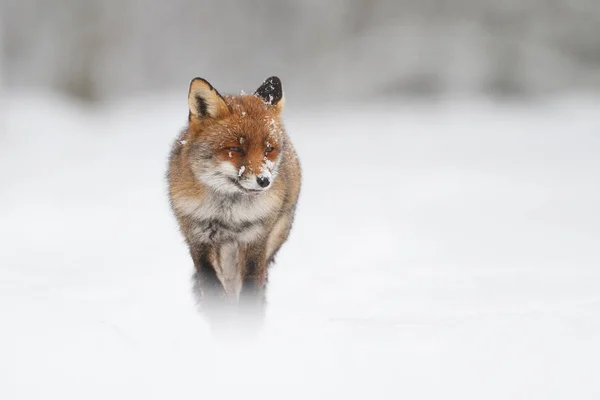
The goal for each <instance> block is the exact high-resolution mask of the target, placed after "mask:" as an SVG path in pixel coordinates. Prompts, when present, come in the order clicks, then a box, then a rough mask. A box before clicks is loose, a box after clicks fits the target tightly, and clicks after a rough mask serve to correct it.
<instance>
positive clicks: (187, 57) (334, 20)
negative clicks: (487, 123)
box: [1, 0, 600, 102]
mask: <svg viewBox="0 0 600 400" xmlns="http://www.w3.org/2000/svg"><path fill="white" fill-rule="evenodd" d="M1 19H2V22H1V23H2V39H3V40H2V44H3V46H2V51H1V57H2V58H1V66H2V76H3V82H4V85H5V86H7V87H9V88H22V87H27V88H38V87H42V88H44V89H48V90H54V91H59V92H61V93H65V94H68V95H70V96H74V97H76V98H79V99H82V100H86V101H98V100H107V99H114V98H119V97H122V96H132V95H137V94H140V93H148V92H151V93H156V92H157V91H165V90H178V91H181V90H184V89H182V88H184V87H185V86H186V85H187V83H188V82H189V80H190V77H194V76H197V75H202V76H203V77H205V78H206V79H208V80H209V81H215V82H218V83H219V85H218V86H219V87H220V88H221V91H222V92H223V91H225V92H227V91H233V92H238V91H239V90H240V89H241V88H246V87H247V86H248V82H255V81H257V80H260V79H262V78H263V76H264V77H266V76H270V75H274V74H277V75H279V76H280V77H281V78H282V79H283V81H284V82H285V83H286V87H287V89H288V91H290V92H291V93H293V94H294V96H293V101H297V102H300V101H301V100H302V101H306V102H311V101H315V99H318V100H319V101H327V100H331V101H336V100H338V99H346V100H349V99H363V100H364V99H370V98H374V97H394V96H420V97H423V96H426V97H432V96H443V95H449V94H461V95H464V94H477V95H481V94H483V95H486V96H503V97H504V96H512V97H539V96H547V95H549V94H553V95H555V94H557V93H563V92H571V91H593V92H596V91H598V90H599V89H600V41H599V40H598V37H600V5H599V3H598V2H597V1H596V0H507V1H495V0H425V1H422V0H332V1H320V0H302V1H281V0H264V1H247V2H241V1H232V0H203V1H191V0H173V1H169V2H161V1H146V2H142V1H138V0H103V1H97V0H53V1H46V0H23V1H22V0H3V1H2V16H1ZM215 84H216V83H215ZM316 93H318V96H316V95H315V94H316Z"/></svg>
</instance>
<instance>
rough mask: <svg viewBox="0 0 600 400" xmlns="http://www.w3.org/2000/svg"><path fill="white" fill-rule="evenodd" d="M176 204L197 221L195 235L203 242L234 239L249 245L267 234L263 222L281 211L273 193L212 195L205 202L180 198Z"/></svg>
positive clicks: (183, 212)
mask: <svg viewBox="0 0 600 400" xmlns="http://www.w3.org/2000/svg"><path fill="white" fill-rule="evenodd" d="M173 204H174V207H175V209H176V210H177V211H178V212H179V213H180V214H181V215H184V216H187V217H191V218H193V219H194V220H195V221H196V222H197V225H196V227H195V228H194V232H193V233H194V238H195V239H196V240H198V241H201V242H207V241H220V240H223V241H231V240H233V241H237V242H240V243H249V242H251V241H253V240H254V239H256V237H258V236H259V235H260V234H261V233H262V232H263V229H264V224H263V221H264V220H265V219H266V218H267V217H268V216H269V215H271V214H272V213H273V212H275V211H276V209H277V204H276V201H274V198H273V197H271V196H269V193H265V194H263V195H261V196H245V195H244V196H231V197H230V196H219V195H211V196H206V197H204V198H203V199H201V200H199V199H195V198H189V197H188V198H178V199H175V200H174V201H173Z"/></svg>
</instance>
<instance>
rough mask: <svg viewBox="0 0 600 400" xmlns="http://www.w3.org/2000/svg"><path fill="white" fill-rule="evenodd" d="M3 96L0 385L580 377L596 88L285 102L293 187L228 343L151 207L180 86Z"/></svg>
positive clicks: (152, 386) (541, 392)
mask: <svg viewBox="0 0 600 400" xmlns="http://www.w3.org/2000/svg"><path fill="white" fill-rule="evenodd" d="M3 104H4V105H5V106H7V108H5V109H4V112H3V113H2V114H0V128H1V130H0V243H2V245H1V247H0V316H1V319H0V321H1V325H0V398H1V399H11V400H12V399H61V400H65V399H78V400H79V399H107V398H110V399H199V398H200V399H201V398H210V399H230V398H231V399H237V398H245V399H254V398H256V399H321V398H323V399H353V398H361V399H401V398H404V399H486V400H490V399H598V398H600V379H598V376H599V373H600V113H599V112H598V110H599V109H600V108H599V107H600V101H599V100H594V99H580V100H577V101H574V100H562V101H554V102H549V103H548V104H544V105H540V104H538V105H514V104H513V105H501V106H500V105H493V104H488V103H486V102H483V101H456V102H449V103H444V104H438V105H425V104H422V105H414V104H410V103H402V102H398V103H396V104H385V105H376V104H370V105H360V104H355V105H347V106H343V107H338V108H336V109H331V110H328V111H327V112H325V111H322V110H320V111H315V110H312V111H311V110H295V109H293V107H291V106H290V107H289V108H288V110H286V122H287V123H286V125H287V128H288V131H289V132H290V134H291V136H292V138H293V140H294V142H295V145H296V147H297V150H298V152H299V154H300V157H301V161H302V164H303V167H304V186H303V191H302V195H301V199H300V205H299V209H298V214H297V218H296V224H295V227H294V229H293V231H292V235H291V237H290V240H289V242H288V243H287V244H286V245H285V246H284V248H283V250H282V251H281V253H280V256H279V257H278V263H277V264H276V265H275V266H274V268H272V270H271V275H270V286H269V309H268V316H267V323H266V326H265V328H264V330H263V332H262V334H261V336H260V337H259V338H257V339H255V340H253V341H248V342H246V343H231V342H227V341H223V340H219V339H215V338H212V337H211V336H210V333H209V330H208V327H207V325H206V323H205V322H204V320H203V319H202V317H201V316H200V315H199V314H198V313H197V312H196V309H195V305H194V299H193V296H192V293H191V290H190V289H191V281H190V278H191V274H192V264H191V260H190V259H189V256H188V254H187V250H186V248H185V246H184V244H183V242H182V238H181V236H180V234H179V232H178V230H177V227H176V224H175V221H174V219H173V217H172V215H171V212H170V210H169V207H168V202H167V198H166V194H165V193H166V190H165V189H166V185H165V182H164V171H165V167H166V157H167V153H168V151H169V146H170V143H171V141H172V139H173V138H174V137H175V135H176V134H177V132H178V130H179V129H180V128H181V127H182V126H183V124H184V122H185V119H186V116H187V110H186V99H185V98H181V99H177V100H156V99H147V100H142V101H129V102H123V103H120V104H115V105H113V106H111V107H103V108H101V109H100V110H90V109H86V108H85V107H83V106H81V105H77V104H71V103H69V102H66V101H63V100H61V99H60V98H56V97H48V96H41V95H39V96H35V97H33V96H22V95H18V96H17V95H15V96H14V97H11V98H9V99H4V102H3ZM206 396H209V397H206Z"/></svg>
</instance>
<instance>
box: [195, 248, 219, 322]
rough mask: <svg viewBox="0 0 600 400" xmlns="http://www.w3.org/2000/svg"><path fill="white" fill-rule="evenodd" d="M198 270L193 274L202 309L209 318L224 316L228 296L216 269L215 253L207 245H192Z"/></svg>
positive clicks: (197, 296)
mask: <svg viewBox="0 0 600 400" xmlns="http://www.w3.org/2000/svg"><path fill="white" fill-rule="evenodd" d="M190 253H191V256H192V260H193V261H194V266H195V268H196V272H195V273H194V276H193V281H194V293H195V295H196V298H197V301H198V305H199V306H200V309H201V310H202V311H204V312H205V313H206V314H207V317H208V318H209V319H214V318H217V317H219V316H224V314H226V312H227V305H228V302H227V296H226V294H225V290H224V288H223V285H222V284H221V281H220V280H219V277H218V276H217V272H216V269H215V262H214V255H213V254H212V252H211V249H210V247H208V246H206V245H192V246H190Z"/></svg>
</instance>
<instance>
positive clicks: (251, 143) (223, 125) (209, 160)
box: [185, 76, 286, 195]
mask: <svg viewBox="0 0 600 400" xmlns="http://www.w3.org/2000/svg"><path fill="white" fill-rule="evenodd" d="M188 103H189V128H188V133H187V135H186V143H185V146H186V147H188V161H189V165H190V167H191V170H192V172H193V174H194V176H195V178H196V179H197V180H198V181H200V182H202V183H204V184H205V185H207V186H208V187H210V188H211V189H213V190H214V191H216V192H219V193H223V194H234V193H240V194H245V195H259V194H261V193H264V191H266V190H268V189H269V188H270V187H272V186H273V183H274V181H275V180H276V179H277V175H278V169H279V165H280V162H281V158H282V155H283V153H284V148H285V145H286V143H285V134H284V130H283V126H282V124H281V121H280V114H281V111H282V109H283V104H284V97H283V90H282V87H281V81H280V80H279V78H277V77H275V76H273V77H270V78H268V79H267V80H265V81H264V82H263V84H262V85H261V86H260V87H259V88H258V89H257V90H256V91H255V92H254V94H251V95H245V94H242V95H239V96H222V95H221V94H220V93H219V92H218V91H217V90H216V89H215V88H214V87H213V86H212V85H211V84H210V83H208V82H207V81H206V80H204V79H202V78H195V79H193V80H192V82H191V84H190V89H189V96H188Z"/></svg>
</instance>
